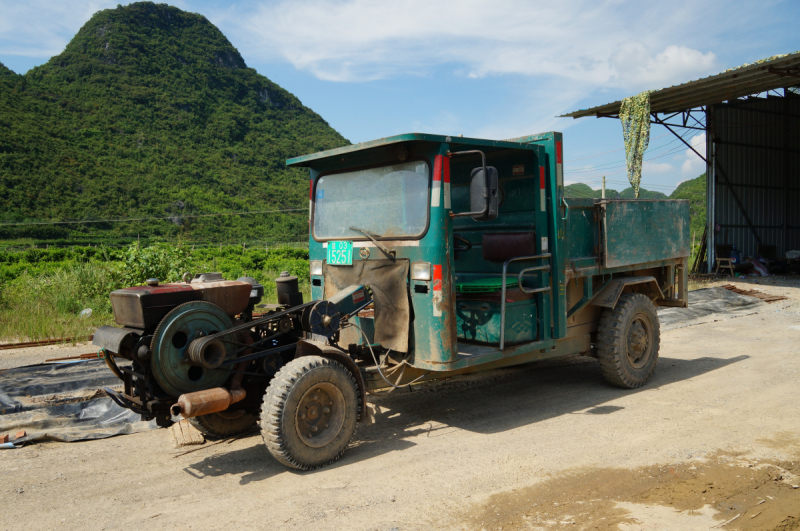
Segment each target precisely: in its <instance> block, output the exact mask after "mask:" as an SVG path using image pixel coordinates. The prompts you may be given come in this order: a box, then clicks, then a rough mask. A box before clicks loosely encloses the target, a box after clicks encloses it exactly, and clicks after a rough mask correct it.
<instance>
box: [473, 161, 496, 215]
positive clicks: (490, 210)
mask: <svg viewBox="0 0 800 531" xmlns="http://www.w3.org/2000/svg"><path fill="white" fill-rule="evenodd" d="M485 168H486V172H487V173H488V176H487V175H485V174H484V171H483V170H484V167H478V168H475V169H473V170H472V172H471V173H470V177H471V181H470V185H469V206H470V210H471V211H472V212H479V213H481V214H479V215H477V216H472V219H474V220H475V221H491V220H493V219H495V218H496V217H497V208H498V205H499V202H500V198H499V190H498V188H499V187H498V177H497V168H495V167H494V166H487V167H485Z"/></svg>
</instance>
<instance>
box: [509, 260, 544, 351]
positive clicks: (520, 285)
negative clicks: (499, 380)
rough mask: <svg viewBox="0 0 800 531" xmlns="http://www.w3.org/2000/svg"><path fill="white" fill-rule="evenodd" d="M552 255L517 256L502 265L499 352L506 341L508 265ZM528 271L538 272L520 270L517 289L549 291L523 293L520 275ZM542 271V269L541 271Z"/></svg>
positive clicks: (542, 289)
mask: <svg viewBox="0 0 800 531" xmlns="http://www.w3.org/2000/svg"><path fill="white" fill-rule="evenodd" d="M552 256H553V255H552V254H550V253H544V254H536V255H533V256H517V257H515V258H509V259H508V260H506V261H505V262H504V263H503V286H502V288H501V295H500V350H503V348H504V347H505V340H506V276H507V274H508V264H510V263H511V262H516V261H518V260H541V259H543V258H551V257H552ZM539 267H542V268H544V267H547V268H548V269H550V267H551V266H549V265H548V266H539ZM529 270H538V269H537V268H529V269H527V270H522V271H521V272H520V274H519V277H518V279H519V284H518V285H519V287H520V289H521V290H522V291H523V292H524V293H538V292H541V291H550V288H549V287H547V288H535V289H534V290H533V291H525V289H524V288H523V287H522V274H523V273H524V272H525V271H529ZM542 270H543V269H542Z"/></svg>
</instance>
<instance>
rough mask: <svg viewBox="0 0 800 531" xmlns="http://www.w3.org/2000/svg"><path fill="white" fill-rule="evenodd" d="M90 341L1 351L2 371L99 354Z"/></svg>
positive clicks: (0, 368) (0, 363)
mask: <svg viewBox="0 0 800 531" xmlns="http://www.w3.org/2000/svg"><path fill="white" fill-rule="evenodd" d="M97 350H98V348H97V347H95V346H92V343H91V342H90V341H86V342H84V343H76V344H66V345H45V346H43V347H29V348H17V349H12V350H0V370H2V369H10V368H12V367H22V366H24V365H36V364H37V363H44V361H45V360H49V359H53V358H65V357H67V356H78V355H80V354H88V353H92V352H97Z"/></svg>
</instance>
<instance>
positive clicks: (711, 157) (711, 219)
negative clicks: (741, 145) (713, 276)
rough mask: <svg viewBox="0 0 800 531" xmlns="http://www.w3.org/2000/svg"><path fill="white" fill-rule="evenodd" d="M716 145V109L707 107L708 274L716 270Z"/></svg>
mask: <svg viewBox="0 0 800 531" xmlns="http://www.w3.org/2000/svg"><path fill="white" fill-rule="evenodd" d="M715 151H716V150H715V144H714V107H713V106H711V105H708V106H706V273H709V274H710V273H711V272H712V271H713V270H714V269H713V268H714V260H715V259H716V256H715V254H716V253H715V249H714V227H715V225H716V221H715V210H714V208H715V206H714V198H715V195H716V189H717V179H716V176H715V175H714V161H715V159H716V153H715Z"/></svg>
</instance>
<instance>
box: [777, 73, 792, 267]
mask: <svg viewBox="0 0 800 531" xmlns="http://www.w3.org/2000/svg"><path fill="white" fill-rule="evenodd" d="M788 97H789V89H787V88H784V89H783V249H778V250H777V251H778V253H780V254H778V256H780V257H784V256H786V254H785V253H786V251H789V250H790V249H789V98H788Z"/></svg>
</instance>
